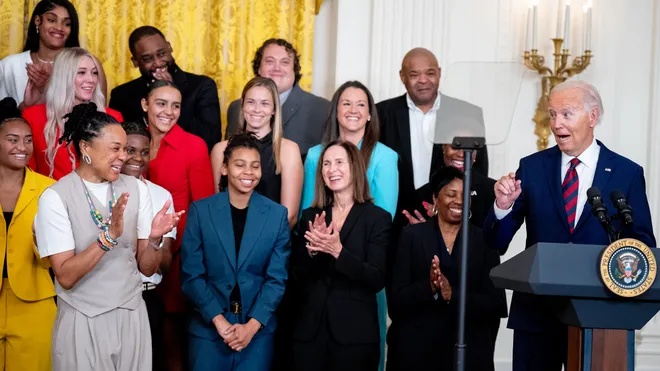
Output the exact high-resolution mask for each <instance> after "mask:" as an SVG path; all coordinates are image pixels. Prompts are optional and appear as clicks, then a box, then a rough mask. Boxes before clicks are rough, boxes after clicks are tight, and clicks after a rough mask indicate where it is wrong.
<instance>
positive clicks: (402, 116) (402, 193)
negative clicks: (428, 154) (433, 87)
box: [376, 94, 488, 231]
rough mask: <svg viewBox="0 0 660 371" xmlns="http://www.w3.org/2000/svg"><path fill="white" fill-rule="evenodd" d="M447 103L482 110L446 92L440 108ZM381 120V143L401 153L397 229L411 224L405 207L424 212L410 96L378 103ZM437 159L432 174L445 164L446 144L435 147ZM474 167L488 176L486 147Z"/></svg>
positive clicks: (409, 209) (432, 167)
mask: <svg viewBox="0 0 660 371" xmlns="http://www.w3.org/2000/svg"><path fill="white" fill-rule="evenodd" d="M443 102H444V104H452V105H461V104H463V105H469V106H470V107H467V108H466V110H469V109H471V110H474V109H478V107H476V106H473V105H471V104H469V103H467V102H463V101H461V100H458V99H455V98H451V97H449V96H446V95H442V98H441V99H440V109H439V110H438V111H440V110H442V106H443ZM376 107H377V109H378V119H379V120H380V142H381V143H383V144H384V145H386V146H388V147H390V148H392V149H393V150H394V151H395V152H397V153H398V154H399V204H398V206H397V215H396V216H395V219H394V225H395V231H398V230H400V228H401V227H403V226H404V225H406V224H408V222H407V220H406V218H405V217H404V216H403V215H401V211H402V210H408V211H409V212H412V211H413V210H414V209H417V210H419V211H420V212H424V210H423V208H422V205H421V201H422V200H423V198H420V197H419V192H416V190H415V183H414V177H413V164H412V154H411V149H410V117H409V114H408V103H407V102H406V95H405V94H404V95H402V96H399V97H396V98H392V99H388V100H385V101H382V102H380V103H378V104H377V105H376ZM432 156H433V159H432V161H431V173H430V174H429V175H431V174H433V172H434V171H436V170H437V169H438V168H440V167H442V166H444V161H443V155H442V145H441V144H435V145H434V146H433V155H432ZM474 170H476V171H477V172H480V173H481V174H483V175H486V176H487V175H488V151H487V149H486V148H484V149H483V150H480V151H477V161H476V162H475V164H474Z"/></svg>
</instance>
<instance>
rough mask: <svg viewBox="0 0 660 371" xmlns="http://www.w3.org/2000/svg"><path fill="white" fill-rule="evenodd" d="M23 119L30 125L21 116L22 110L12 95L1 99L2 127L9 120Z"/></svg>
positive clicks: (0, 120)
mask: <svg viewBox="0 0 660 371" xmlns="http://www.w3.org/2000/svg"><path fill="white" fill-rule="evenodd" d="M14 120H18V121H23V122H24V123H25V124H26V125H29V124H28V122H27V121H25V119H24V118H23V117H22V116H21V110H20V109H18V105H17V104H16V101H15V100H14V98H12V97H7V98H5V99H3V100H0V127H2V125H4V124H6V123H8V122H9V121H14Z"/></svg>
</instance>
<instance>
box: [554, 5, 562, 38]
mask: <svg viewBox="0 0 660 371" xmlns="http://www.w3.org/2000/svg"><path fill="white" fill-rule="evenodd" d="M561 26H562V25H561V0H559V1H557V36H555V38H556V39H561Z"/></svg>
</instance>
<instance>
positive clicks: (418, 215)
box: [401, 210, 426, 224]
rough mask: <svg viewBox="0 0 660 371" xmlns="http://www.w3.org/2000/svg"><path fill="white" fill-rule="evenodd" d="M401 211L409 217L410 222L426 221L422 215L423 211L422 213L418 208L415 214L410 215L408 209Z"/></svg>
mask: <svg viewBox="0 0 660 371" xmlns="http://www.w3.org/2000/svg"><path fill="white" fill-rule="evenodd" d="M401 213H402V214H403V215H404V216H405V217H406V219H408V223H410V224H419V223H424V222H425V221H426V218H424V215H422V213H420V212H419V211H417V210H415V216H412V215H410V213H409V212H408V211H407V210H403V211H402V212H401Z"/></svg>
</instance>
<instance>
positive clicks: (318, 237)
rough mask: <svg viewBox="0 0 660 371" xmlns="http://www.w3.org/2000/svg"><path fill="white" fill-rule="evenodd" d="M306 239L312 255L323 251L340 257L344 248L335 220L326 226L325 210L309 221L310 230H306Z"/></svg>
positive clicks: (336, 257) (308, 249) (309, 252)
mask: <svg viewBox="0 0 660 371" xmlns="http://www.w3.org/2000/svg"><path fill="white" fill-rule="evenodd" d="M305 239H306V240H307V245H306V247H307V252H308V254H309V255H310V256H315V255H316V254H318V253H319V252H322V253H326V254H328V255H331V256H332V257H334V258H335V259H338V258H339V254H340V253H341V250H342V248H343V247H342V244H341V241H340V240H339V228H337V225H336V224H335V222H334V221H333V222H330V225H329V226H326V221H325V211H324V212H322V213H321V215H320V216H319V215H316V216H315V217H314V222H309V230H308V231H307V232H305Z"/></svg>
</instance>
